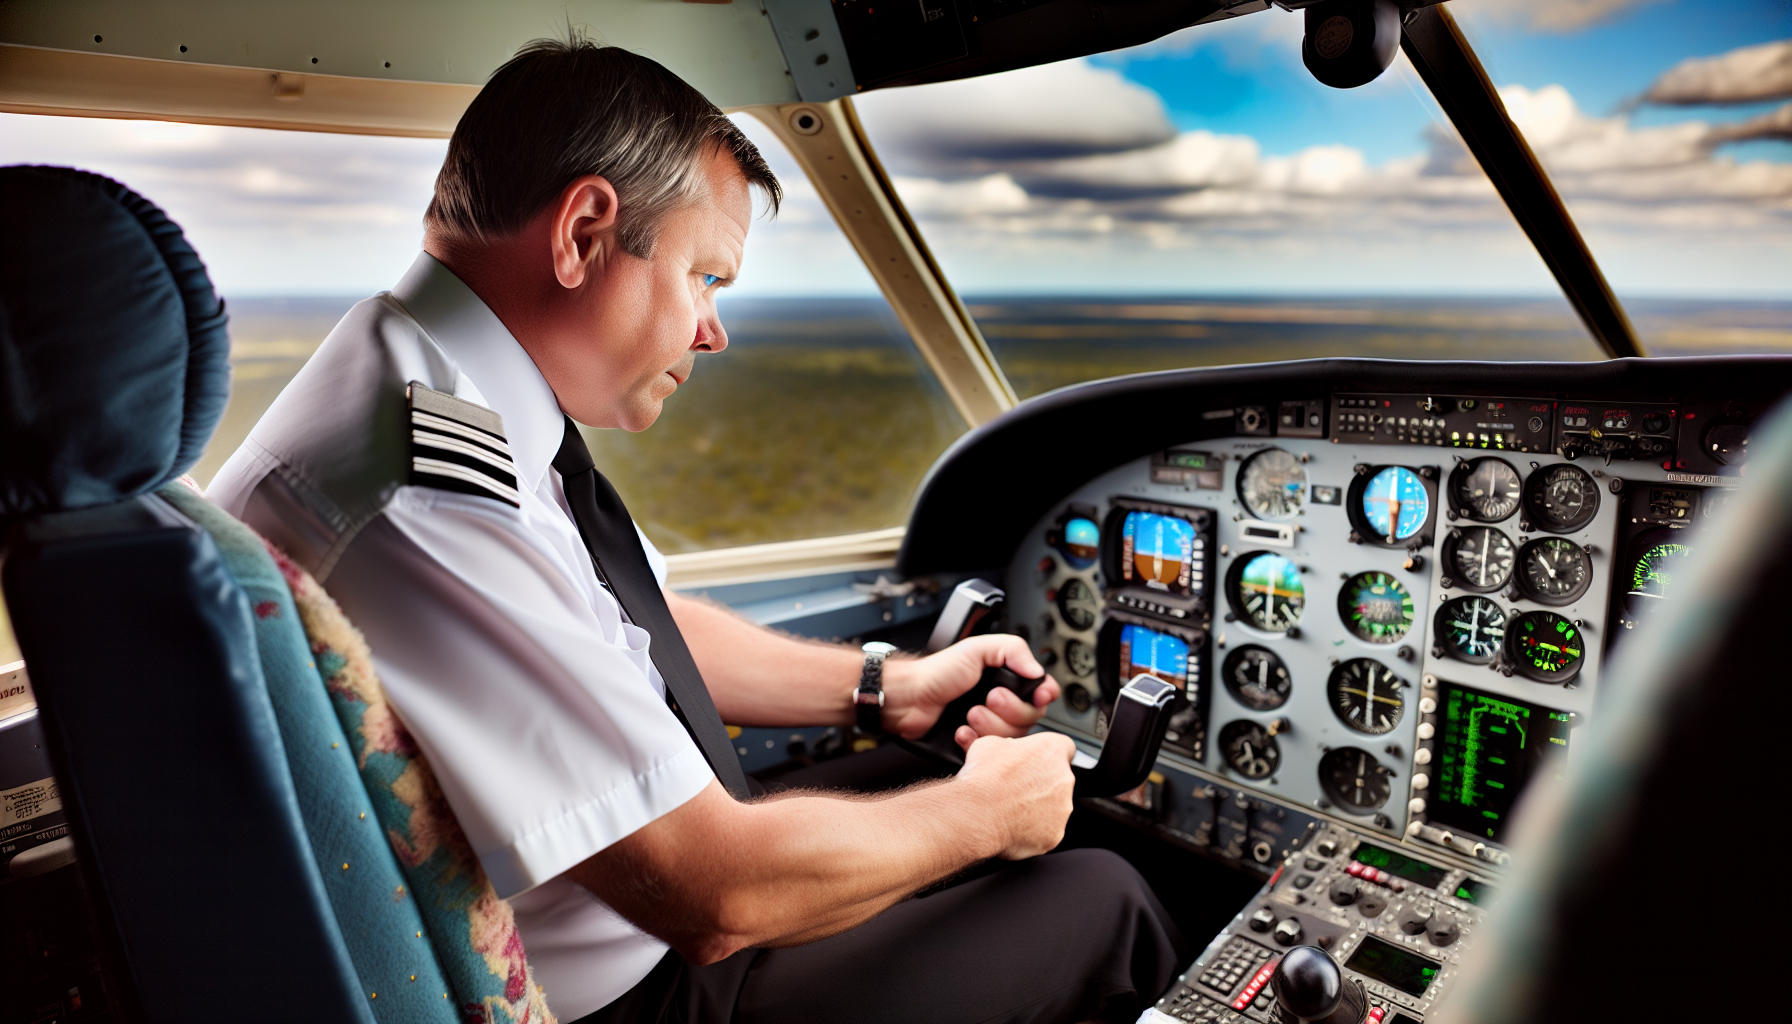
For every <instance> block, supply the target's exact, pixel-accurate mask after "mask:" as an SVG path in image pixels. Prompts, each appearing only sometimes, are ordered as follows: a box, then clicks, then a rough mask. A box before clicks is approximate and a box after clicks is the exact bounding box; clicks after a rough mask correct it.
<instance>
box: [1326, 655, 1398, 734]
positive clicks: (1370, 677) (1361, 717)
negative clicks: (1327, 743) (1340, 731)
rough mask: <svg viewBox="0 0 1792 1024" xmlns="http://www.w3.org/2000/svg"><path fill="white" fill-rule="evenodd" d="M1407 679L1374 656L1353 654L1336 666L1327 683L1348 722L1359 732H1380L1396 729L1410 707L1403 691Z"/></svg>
mask: <svg viewBox="0 0 1792 1024" xmlns="http://www.w3.org/2000/svg"><path fill="white" fill-rule="evenodd" d="M1405 687H1406V681H1405V680H1403V679H1401V678H1400V677H1399V676H1396V675H1395V674H1394V673H1392V672H1390V671H1388V669H1387V667H1386V666H1385V665H1383V664H1382V663H1381V662H1379V661H1376V660H1375V659H1373V658H1352V659H1350V660H1349V661H1347V662H1345V663H1344V664H1342V665H1339V666H1338V667H1337V668H1335V669H1332V677H1331V679H1330V680H1329V681H1328V682H1327V683H1326V684H1325V695H1326V699H1327V700H1330V701H1331V704H1332V710H1333V711H1334V712H1336V713H1337V715H1338V718H1339V720H1340V721H1342V722H1343V723H1344V724H1345V725H1348V726H1350V727H1351V728H1352V729H1355V730H1356V731H1357V732H1364V733H1368V734H1369V735H1371V736H1380V735H1382V734H1383V733H1389V732H1393V731H1394V726H1396V725H1399V724H1400V716H1401V714H1402V713H1404V712H1405V711H1406V698H1404V697H1402V696H1401V695H1400V691H1401V690H1402V689H1404V688H1405Z"/></svg>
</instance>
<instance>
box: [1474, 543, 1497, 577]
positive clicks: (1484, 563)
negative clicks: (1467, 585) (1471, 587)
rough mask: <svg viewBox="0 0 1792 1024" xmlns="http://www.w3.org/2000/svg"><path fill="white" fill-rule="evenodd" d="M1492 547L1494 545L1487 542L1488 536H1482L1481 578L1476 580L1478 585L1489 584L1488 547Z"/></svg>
mask: <svg viewBox="0 0 1792 1024" xmlns="http://www.w3.org/2000/svg"><path fill="white" fill-rule="evenodd" d="M1490 547H1493V545H1492V544H1489V543H1487V540H1486V538H1482V540H1481V578H1480V579H1478V580H1476V581H1475V583H1476V585H1477V586H1483V587H1484V586H1486V585H1487V549H1488V548H1490Z"/></svg>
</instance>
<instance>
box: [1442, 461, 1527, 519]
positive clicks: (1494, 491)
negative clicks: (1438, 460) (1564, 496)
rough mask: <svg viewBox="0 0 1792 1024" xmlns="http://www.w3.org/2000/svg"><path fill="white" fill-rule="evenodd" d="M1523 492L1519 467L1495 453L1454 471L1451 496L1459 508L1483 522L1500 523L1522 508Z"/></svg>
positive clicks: (1464, 513)
mask: <svg viewBox="0 0 1792 1024" xmlns="http://www.w3.org/2000/svg"><path fill="white" fill-rule="evenodd" d="M1523 491H1524V487H1523V485H1521V484H1520V483H1519V480H1518V470H1516V469H1513V468H1512V464H1511V463H1510V462H1507V461H1506V460H1505V459H1496V458H1494V457H1493V456H1491V455H1489V456H1487V457H1486V458H1481V459H1474V460H1472V461H1470V462H1464V463H1463V464H1462V465H1460V466H1458V467H1456V472H1454V473H1452V474H1450V496H1451V497H1452V498H1454V499H1455V501H1456V510H1457V511H1458V512H1460V513H1462V514H1463V515H1466V516H1468V517H1469V518H1470V519H1474V520H1477V521H1479V522H1483V523H1497V522H1499V521H1500V520H1502V519H1505V518H1507V517H1508V516H1510V515H1511V514H1512V513H1514V512H1516V511H1518V499H1519V497H1520V496H1521V495H1522V493H1523Z"/></svg>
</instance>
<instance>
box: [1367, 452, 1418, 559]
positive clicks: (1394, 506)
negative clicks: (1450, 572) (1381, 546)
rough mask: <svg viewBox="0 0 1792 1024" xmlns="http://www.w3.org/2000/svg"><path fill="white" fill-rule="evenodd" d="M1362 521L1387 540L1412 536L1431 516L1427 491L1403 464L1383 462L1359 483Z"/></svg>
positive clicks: (1392, 541)
mask: <svg viewBox="0 0 1792 1024" xmlns="http://www.w3.org/2000/svg"><path fill="white" fill-rule="evenodd" d="M1358 511H1359V512H1360V513H1361V514H1362V517H1363V522H1364V523H1365V524H1366V525H1367V526H1368V527H1369V531H1370V532H1371V533H1373V534H1375V536H1377V537H1380V538H1382V539H1383V540H1385V541H1387V542H1388V543H1389V544H1397V543H1399V542H1400V541H1403V540H1406V539H1407V538H1408V537H1412V536H1414V535H1415V534H1417V533H1418V532H1419V531H1420V530H1423V529H1424V528H1425V524H1426V523H1427V522H1430V520H1431V492H1430V491H1427V490H1426V489H1425V482H1424V481H1423V480H1420V479H1419V474H1417V473H1414V472H1413V471H1412V470H1410V469H1407V468H1406V467H1405V466H1383V467H1382V468H1381V470H1380V471H1379V472H1377V473H1376V474H1375V475H1374V476H1372V477H1370V478H1369V482H1368V483H1367V484H1366V485H1364V487H1363V496H1362V499H1361V506H1360V508H1359V509H1358Z"/></svg>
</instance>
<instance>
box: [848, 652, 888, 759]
mask: <svg viewBox="0 0 1792 1024" xmlns="http://www.w3.org/2000/svg"><path fill="white" fill-rule="evenodd" d="M864 650H865V663H864V666H863V667H862V668H860V670H859V686H858V689H856V690H854V691H853V692H852V703H853V714H854V718H855V719H856V721H855V723H854V724H856V725H857V726H858V730H859V732H861V733H864V734H865V735H867V736H875V735H877V734H878V733H881V732H883V731H884V729H883V726H884V659H885V658H887V657H889V656H890V655H892V654H894V653H896V646H895V645H894V644H886V643H878V642H873V643H868V644H866V645H865V648H864Z"/></svg>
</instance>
